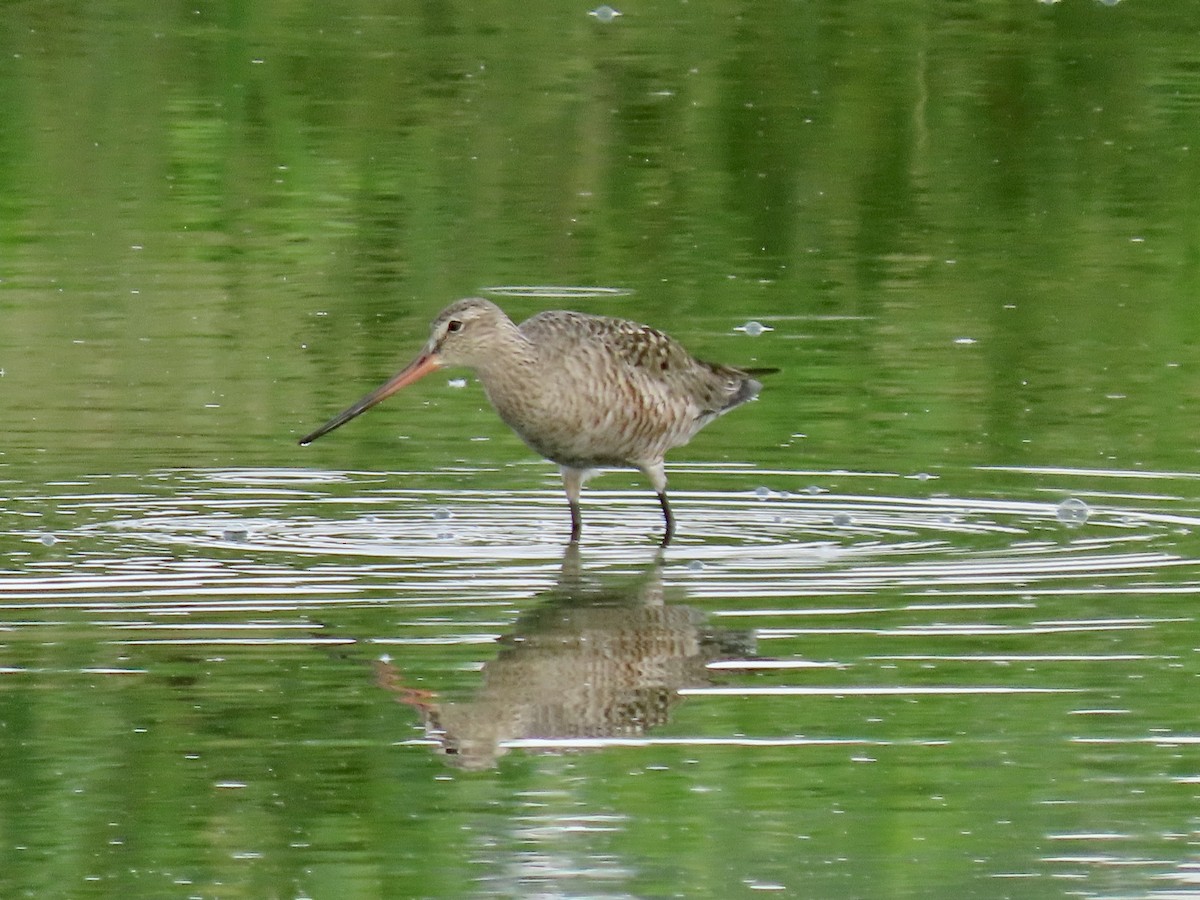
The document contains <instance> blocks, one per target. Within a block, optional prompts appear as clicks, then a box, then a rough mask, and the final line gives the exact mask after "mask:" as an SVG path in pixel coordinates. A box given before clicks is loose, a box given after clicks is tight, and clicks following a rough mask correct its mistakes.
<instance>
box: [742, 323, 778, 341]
mask: <svg viewBox="0 0 1200 900" xmlns="http://www.w3.org/2000/svg"><path fill="white" fill-rule="evenodd" d="M733 330H734V331H743V332H745V333H746V334H748V335H750V337H758V336H759V335H760V334H762V333H763V332H764V331H774V330H775V329H774V328H772V327H771V326H770V325H764V324H763V323H762V322H755V321H753V320H751V321H749V322H747V323H746V324H745V325H739V326H738V327H737V328H735V329H733Z"/></svg>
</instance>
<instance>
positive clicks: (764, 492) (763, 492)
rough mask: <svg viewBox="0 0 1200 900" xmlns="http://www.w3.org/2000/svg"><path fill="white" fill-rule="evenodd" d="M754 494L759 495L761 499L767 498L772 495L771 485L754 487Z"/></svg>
mask: <svg viewBox="0 0 1200 900" xmlns="http://www.w3.org/2000/svg"><path fill="white" fill-rule="evenodd" d="M754 496H755V497H757V498H758V499H759V500H766V499H767V498H768V497H770V496H771V489H770V488H769V487H762V486H759V487H756V488H755V489H754Z"/></svg>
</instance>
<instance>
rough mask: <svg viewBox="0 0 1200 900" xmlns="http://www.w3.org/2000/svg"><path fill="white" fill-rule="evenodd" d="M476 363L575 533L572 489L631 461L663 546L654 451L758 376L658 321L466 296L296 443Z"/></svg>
mask: <svg viewBox="0 0 1200 900" xmlns="http://www.w3.org/2000/svg"><path fill="white" fill-rule="evenodd" d="M448 366H452V367H465V368H467V369H471V370H473V371H474V373H475V375H476V377H477V378H478V379H479V381H480V382H481V383H482V385H483V390H484V393H485V394H486V395H487V398H488V400H489V401H490V402H491V404H492V406H493V407H494V408H495V410H496V412H497V413H498V414H499V415H500V418H501V419H502V420H504V422H505V423H506V424H507V425H508V426H509V427H510V428H511V429H512V430H513V431H515V432H516V433H517V435H518V436H519V437H520V438H521V439H522V440H523V441H524V442H525V443H526V444H527V445H528V446H529V448H530V449H532V450H533V451H534V452H536V453H538V454H540V455H541V456H542V457H544V458H546V459H548V460H550V461H551V462H554V463H557V464H558V467H559V469H560V471H561V474H562V481H563V488H564V490H565V492H566V495H567V503H568V506H569V507H570V512H571V534H570V543H572V544H574V543H577V542H578V541H579V540H580V536H581V534H582V531H583V520H582V516H581V513H580V491H581V489H582V487H583V484H584V482H585V481H586V480H587V479H588V478H589V477H590V476H591V475H592V474H594V473H595V471H596V470H598V469H602V468H632V469H637V470H639V471H641V472H642V473H643V474H644V475H645V476H646V478H647V479H648V480H649V482H650V486H651V487H652V488H653V490H654V492H655V494H656V495H657V496H658V502H659V505H660V506H661V507H662V513H663V521H664V531H663V538H662V542H661V546H662V547H666V546H668V545H669V544H670V542H671V539H672V538H673V536H674V534H675V516H674V514H673V513H672V511H671V504H670V503H669V502H668V500H667V476H666V472H665V469H664V464H663V458H664V456H665V454H666V453H667V451H668V450H671V449H672V448H675V447H680V446H683V445H684V444H686V443H687V442H688V441H690V440H691V439H692V437H694V436H695V434H696V433H697V432H698V431H700V429H702V428H703V427H704V426H705V425H707V424H708V423H709V422H711V421H712V420H713V419H715V418H717V417H718V416H720V415H723V414H724V413H727V412H729V411H730V410H731V409H734V408H735V407H737V406H740V405H742V404H743V403H746V402H747V401H749V400H753V399H755V398H756V397H757V396H758V394H759V391H760V390H761V389H762V384H761V383H760V382H759V381H757V380H755V378H754V377H752V375H755V374H761V373H762V372H766V371H772V370H765V369H763V370H759V369H753V370H745V369H738V368H734V367H732V366H724V365H719V364H716V363H710V362H704V361H703V360H700V359H697V358H696V357H694V356H692V355H691V354H690V353H689V352H688V351H687V350H686V349H685V348H684V347H683V345H682V344H680V343H679V342H678V341H676V340H675V339H674V338H671V337H669V336H668V335H666V334H664V333H663V332H661V331H659V330H657V329H655V328H651V327H650V326H648V325H642V324H640V323H638V322H633V321H630V320H628V319H620V318H613V317H609V316H599V315H592V314H589V313H581V312H573V311H569V310H545V311H543V312H539V313H537V314H535V315H533V316H532V317H530V318H528V319H526V320H524V321H523V322H521V324H519V325H518V324H516V323H514V322H513V320H512V319H510V318H509V317H508V316H507V315H506V314H505V313H504V311H503V310H502V309H501V308H500V307H499V306H497V305H496V304H495V303H493V302H491V301H490V300H485V299H482V298H479V297H468V298H466V299H463V300H458V301H455V302H454V303H452V304H450V305H449V306H447V307H446V308H445V309H444V310H442V311H441V313H439V314H438V316H437V317H436V318H435V319H434V320H433V323H432V325H431V326H430V335H429V340H428V341H427V342H426V343H425V346H424V347H423V348H422V349H421V351H420V352H419V353H417V355H416V357H415V358H414V359H413V360H412V362H410V363H409V364H408V365H407V366H405V367H404V368H403V369H401V370H400V371H399V372H397V373H396V374H395V375H394V376H392V378H390V379H389V380H388V381H386V382H385V383H384V384H382V385H380V386H379V387H378V388H376V389H375V390H374V391H372V392H371V393H369V394H367V395H366V396H365V397H363V398H362V399H360V400H359V401H358V402H357V403H355V404H354V405H353V406H350V407H348V408H346V409H345V410H343V411H342V412H340V413H338V414H337V415H336V416H334V417H333V418H332V419H330V420H329V421H328V422H326V423H325V424H324V425H322V426H321V427H320V428H318V429H316V430H315V431H313V432H311V433H310V434H307V435H305V436H304V437H303V438H301V439H300V444H301V446H306V445H308V444H311V443H312V442H313V441H315V440H316V439H317V438H319V437H321V436H322V435H325V434H328V433H329V432H331V431H333V430H334V429H335V428H339V427H340V426H342V425H345V424H346V423H347V422H349V421H350V420H351V419H353V418H355V417H356V416H358V415H360V414H361V413H364V412H366V411H367V410H368V409H370V408H371V407H373V406H375V405H376V404H378V403H379V402H380V401H382V400H384V399H386V398H387V397H390V396H391V395H392V394H394V393H396V392H397V391H399V390H400V389H402V388H404V387H407V386H408V385H410V384H412V383H413V382H415V381H417V380H418V379H420V378H423V377H424V376H426V375H428V374H429V373H430V372H434V371H436V370H438V369H441V368H443V367H448Z"/></svg>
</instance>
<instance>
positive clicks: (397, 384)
mask: <svg viewBox="0 0 1200 900" xmlns="http://www.w3.org/2000/svg"><path fill="white" fill-rule="evenodd" d="M441 367H442V358H441V357H440V356H438V355H437V354H436V353H433V352H430V351H425V352H423V353H422V354H421V355H420V356H418V357H417V358H416V359H414V360H413V361H412V362H410V363H409V364H408V365H407V366H405V367H404V368H403V369H401V370H400V371H399V372H397V373H396V374H395V375H393V376H392V377H391V379H389V380H388V381H387V383H385V384H382V385H380V386H379V387H377V388H376V389H375V390H373V391H371V393H369V394H367V396H365V397H363V398H362V399H361V400H359V401H358V402H357V403H355V404H354V405H353V406H351V407H349V408H348V409H344V410H342V411H341V412H340V413H338V414H337V415H336V416H334V417H333V418H332V419H330V420H329V421H328V422H326V423H325V424H324V425H322V426H321V427H320V428H318V429H317V430H316V431H314V432H313V433H312V434H309V435H305V436H304V437H302V438H300V446H301V447H303V446H305V445H306V444H311V443H312V442H313V441H315V440H316V439H317V438H319V437H320V436H321V435H323V434H328V433H329V432H331V431H333V429H335V428H338V427H339V426H341V425H345V424H346V423H347V422H349V421H350V420H351V419H353V418H354V417H355V416H358V415H360V414H362V413H365V412H366V411H367V410H368V409H370V408H371V407H372V406H374V405H375V404H376V403H379V402H380V401H382V400H386V399H387V398H388V397H390V396H392V394H394V393H396V391H398V390H400V389H401V388H404V387H407V386H408V385H410V384H412V383H413V382H414V381H416V380H418V379H420V378H424V377H425V376H426V375H428V374H429V373H430V372H432V371H434V370H435V369H440V368H441Z"/></svg>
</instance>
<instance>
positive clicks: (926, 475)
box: [908, 472, 937, 481]
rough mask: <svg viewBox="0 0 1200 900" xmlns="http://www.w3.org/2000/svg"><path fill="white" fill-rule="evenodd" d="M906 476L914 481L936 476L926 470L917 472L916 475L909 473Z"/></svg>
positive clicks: (927, 479) (926, 479)
mask: <svg viewBox="0 0 1200 900" xmlns="http://www.w3.org/2000/svg"><path fill="white" fill-rule="evenodd" d="M908 477H909V478H912V479H913V480H914V481H929V480H930V479H932V478H936V477H937V476H936V475H930V474H929V473H928V472H918V473H917V474H916V475H910V476H908Z"/></svg>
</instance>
